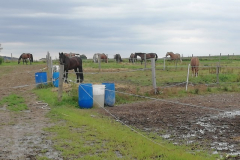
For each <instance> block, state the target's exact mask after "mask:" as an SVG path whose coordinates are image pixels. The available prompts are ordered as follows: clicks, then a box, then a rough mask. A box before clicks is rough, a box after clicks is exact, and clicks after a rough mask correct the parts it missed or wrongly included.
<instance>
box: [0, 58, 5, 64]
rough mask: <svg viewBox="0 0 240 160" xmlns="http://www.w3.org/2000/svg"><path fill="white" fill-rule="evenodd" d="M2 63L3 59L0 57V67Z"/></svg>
mask: <svg viewBox="0 0 240 160" xmlns="http://www.w3.org/2000/svg"><path fill="white" fill-rule="evenodd" d="M3 62H4V59H3V57H0V65H1V64H2V63H3Z"/></svg>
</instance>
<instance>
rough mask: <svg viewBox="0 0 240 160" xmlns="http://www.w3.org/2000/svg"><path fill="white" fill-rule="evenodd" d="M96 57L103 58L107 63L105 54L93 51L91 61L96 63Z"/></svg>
mask: <svg viewBox="0 0 240 160" xmlns="http://www.w3.org/2000/svg"><path fill="white" fill-rule="evenodd" d="M98 57H100V60H104V61H105V63H108V57H107V55H106V54H104V53H95V54H94V55H93V62H94V63H98Z"/></svg>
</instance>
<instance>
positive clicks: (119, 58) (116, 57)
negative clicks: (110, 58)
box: [114, 54, 122, 63]
mask: <svg viewBox="0 0 240 160" xmlns="http://www.w3.org/2000/svg"><path fill="white" fill-rule="evenodd" d="M114 59H116V62H117V63H118V62H122V58H121V55H120V54H116V55H114Z"/></svg>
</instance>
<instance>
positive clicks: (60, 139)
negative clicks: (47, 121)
mask: <svg viewBox="0 0 240 160" xmlns="http://www.w3.org/2000/svg"><path fill="white" fill-rule="evenodd" d="M34 92H35V93H36V94H37V95H38V96H39V99H41V100H43V101H44V102H46V103H48V104H49V106H51V111H50V113H49V114H48V116H49V117H50V118H51V119H52V121H53V122H54V123H56V125H54V126H53V127H50V128H46V129H45V130H46V131H48V132H51V133H52V134H51V135H52V136H50V137H49V138H50V139H51V140H53V141H54V147H55V148H56V149H57V150H59V151H61V152H62V156H63V157H64V159H67V158H68V159H84V160H85V159H86V160H87V159H94V160H95V159H164V160H174V159H176V160H181V159H182V160H188V159H194V160H198V159H199V160H202V159H216V157H217V155H209V154H207V153H206V152H202V151H198V152H195V153H193V154H192V153H189V152H190V150H191V149H190V148H188V147H186V146H174V145H172V144H169V143H168V142H167V141H164V140H162V139H161V138H160V137H159V136H157V135H155V134H153V133H152V134H146V133H143V132H141V131H139V130H137V129H136V130H137V131H138V132H139V133H140V134H143V135H145V136H146V137H148V138H150V139H151V140H154V141H155V143H154V142H152V141H150V140H149V139H147V138H145V137H143V136H141V135H140V134H138V133H136V132H134V131H132V130H131V129H130V128H128V127H127V126H125V125H122V124H121V123H119V122H117V121H115V120H114V119H112V118H109V117H105V116H103V115H101V114H99V113H98V108H92V109H79V108H78V104H77V102H76V101H75V100H73V99H72V97H70V96H68V95H66V94H64V95H63V98H62V102H58V101H57V93H56V92H52V91H51V88H47V89H46V88H44V89H36V90H34ZM39 159H41V157H39Z"/></svg>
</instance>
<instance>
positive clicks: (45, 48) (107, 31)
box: [0, 0, 240, 59]
mask: <svg viewBox="0 0 240 160" xmlns="http://www.w3.org/2000/svg"><path fill="white" fill-rule="evenodd" d="M239 6H240V1H239V0H141V1H140V0H101V1H97V0H64V1H63V0H6V1H4V0H1V3H0V44H1V47H2V48H3V49H2V50H1V51H0V55H2V56H11V54H12V56H13V57H17V58H18V57H19V56H20V55H21V54H22V53H32V54H33V56H34V58H35V59H40V58H45V57H46V54H47V52H49V53H50V55H51V57H52V59H57V58H58V56H59V52H65V53H70V52H72V53H79V54H85V55H86V56H87V58H89V59H91V58H92V57H93V55H94V54H95V53H105V54H108V57H109V58H113V56H114V55H115V54H120V55H121V57H122V58H128V57H129V56H130V54H131V53H135V52H144V53H150V52H153V53H157V54H158V57H159V58H161V57H165V55H166V53H167V52H170V51H171V52H174V53H179V54H181V55H182V56H192V55H194V56H208V55H209V54H210V55H219V54H220V53H221V54H222V55H227V54H235V55H238V54H240V53H239V51H240V45H239V44H240V11H239V9H240V8H239Z"/></svg>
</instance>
